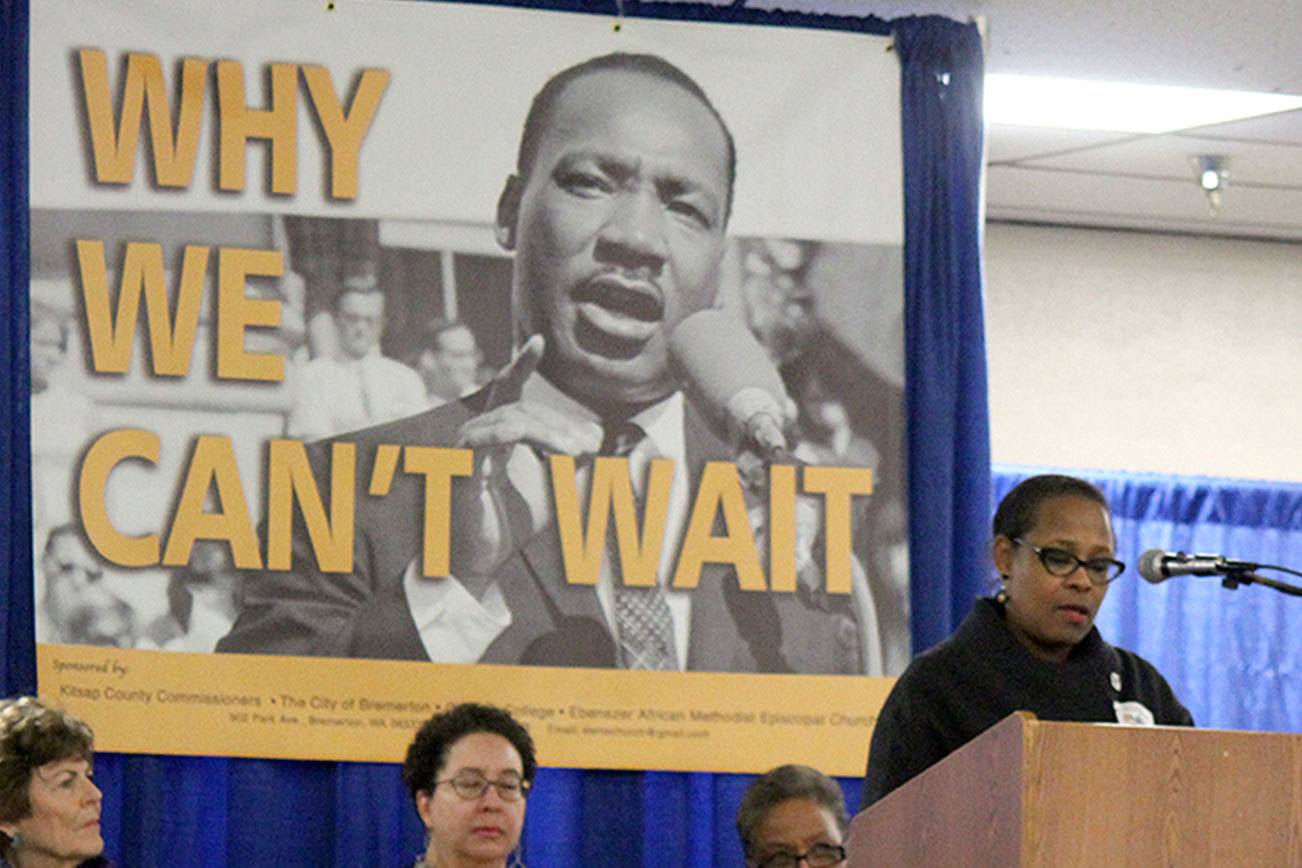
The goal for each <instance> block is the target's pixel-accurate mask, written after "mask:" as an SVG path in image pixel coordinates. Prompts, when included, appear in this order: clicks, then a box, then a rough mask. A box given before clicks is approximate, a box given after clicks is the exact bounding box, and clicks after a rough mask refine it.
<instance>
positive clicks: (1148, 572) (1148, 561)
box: [1139, 549, 1171, 585]
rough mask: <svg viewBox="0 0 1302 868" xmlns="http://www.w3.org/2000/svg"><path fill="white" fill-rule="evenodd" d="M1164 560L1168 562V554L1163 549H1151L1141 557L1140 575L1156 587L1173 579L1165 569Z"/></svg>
mask: <svg viewBox="0 0 1302 868" xmlns="http://www.w3.org/2000/svg"><path fill="white" fill-rule="evenodd" d="M1164 560H1166V552H1164V551H1162V550H1161V549H1149V550H1148V551H1146V552H1144V553H1143V554H1142V555H1140V556H1139V574H1140V575H1141V576H1143V577H1144V578H1145V579H1146V580H1147V581H1150V582H1152V583H1153V584H1155V585H1156V584H1157V583H1158V582H1165V581H1166V580H1167V579H1169V578H1171V577H1170V576H1169V575H1168V574H1167V572H1166V570H1165V569H1163V565H1162V562H1163V561H1164Z"/></svg>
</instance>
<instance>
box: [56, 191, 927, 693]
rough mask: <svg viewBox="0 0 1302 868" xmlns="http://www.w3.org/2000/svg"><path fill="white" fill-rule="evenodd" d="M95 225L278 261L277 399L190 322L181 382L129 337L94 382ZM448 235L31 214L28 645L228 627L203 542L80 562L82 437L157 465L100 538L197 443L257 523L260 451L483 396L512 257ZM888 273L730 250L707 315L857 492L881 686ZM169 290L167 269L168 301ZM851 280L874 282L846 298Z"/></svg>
mask: <svg viewBox="0 0 1302 868" xmlns="http://www.w3.org/2000/svg"><path fill="white" fill-rule="evenodd" d="M164 216H165V217H166V220H164V219H163V217H164ZM115 217H116V218H118V219H117V222H118V223H121V222H122V220H125V221H126V222H127V223H128V224H131V223H132V221H135V222H137V223H139V226H136V227H134V228H135V229H136V230H137V231H135V232H134V236H135V237H151V238H157V237H159V236H160V235H161V236H162V241H161V243H162V244H163V247H164V253H165V258H164V261H165V262H169V263H171V262H174V261H175V262H176V263H177V266H178V268H179V255H180V254H179V251H180V249H181V247H182V245H183V244H185V243H191V239H192V237H201V238H212V237H217V238H222V237H225V238H228V239H229V243H232V244H236V243H238V244H239V245H240V246H247V247H261V248H267V247H274V248H275V249H279V250H281V251H282V252H283V254H284V259H285V270H284V273H283V274H282V275H281V276H280V277H278V278H263V279H256V278H255V279H251V280H250V281H249V284H248V286H247V288H246V293H247V294H248V295H250V296H261V297H264V298H274V299H276V300H278V301H279V302H280V303H281V310H282V315H281V322H280V325H279V326H278V327H276V328H266V329H257V330H251V331H250V332H249V333H248V335H247V337H246V342H245V349H246V350H248V351H250V352H266V353H276V354H279V355H282V356H283V357H284V358H285V359H286V362H287V364H286V370H287V373H286V378H285V381H284V382H283V383H278V384H264V383H231V382H222V381H218V380H217V379H216V378H215V376H214V375H213V374H212V370H213V369H214V367H215V366H214V364H213V362H212V357H213V343H214V341H215V336H214V328H215V314H214V311H213V309H212V307H211V305H210V304H205V307H204V310H203V313H202V314H201V319H200V327H199V339H198V342H197V345H196V348H195V352H194V357H193V361H192V370H191V372H190V374H189V375H188V376H187V377H185V378H183V381H181V382H177V381H175V380H168V379H165V378H159V377H155V376H154V375H152V374H150V373H149V372H148V370H147V365H148V353H147V345H148V338H147V336H146V335H145V331H144V327H143V325H142V326H141V328H140V329H139V330H138V333H137V338H136V346H135V352H134V354H133V361H132V368H131V370H130V371H129V372H128V373H127V374H126V375H125V376H110V375H103V374H97V373H95V372H94V371H93V370H92V366H91V355H90V351H89V347H88V344H87V338H86V330H85V323H84V320H85V314H84V309H83V306H82V302H81V284H80V277H79V275H78V274H77V273H76V257H75V256H69V255H68V253H67V251H68V249H69V247H70V246H71V239H73V238H76V237H87V236H88V235H89V236H90V237H106V236H108V237H109V238H112V236H113V235H115V234H116V235H118V236H119V237H120V238H121V239H122V242H121V243H117V244H115V243H113V241H111V240H110V241H108V242H107V243H106V250H107V251H108V254H107V255H108V260H109V261H108V266H109V285H110V287H111V289H110V292H111V293H115V292H116V276H115V275H116V274H117V273H120V269H121V266H122V257H123V256H124V250H125V241H126V240H129V239H130V238H131V237H132V236H133V233H132V229H133V227H132V226H131V225H126V226H117V225H114V224H115V219H114V218H115ZM88 222H89V223H91V224H92V225H91V226H89V227H88V226H87V225H86V224H87V223H88ZM142 226H148V227H149V228H148V230H147V232H146V231H144V230H142V229H141V228H140V227H142ZM163 227H170V228H163ZM454 228H457V229H459V230H461V231H455V232H454V231H440V230H439V229H438V227H433V228H430V227H424V228H422V227H419V226H418V227H416V228H415V229H413V227H412V226H410V225H404V226H387V225H386V224H385V223H384V221H376V220H339V219H329V218H317V217H294V216H288V217H287V216H270V215H269V216H263V217H256V218H255V217H252V216H250V215H234V216H229V215H227V216H215V215H184V216H183V217H181V218H180V219H177V218H175V217H174V216H173V215H139V214H135V213H133V214H129V215H98V216H96V215H85V214H72V213H71V212H52V211H36V212H33V233H32V235H33V289H32V302H31V395H32V398H31V413H32V476H33V479H32V487H33V526H34V538H33V544H34V564H35V571H36V588H35V590H36V607H37V639H38V641H42V642H54V643H68V644H93V645H111V646H118V647H136V648H156V649H165V650H181V651H198V652H204V651H211V650H213V648H214V646H215V645H216V642H217V640H218V639H220V638H221V637H222V636H224V635H225V634H226V632H227V631H228V630H229V628H230V626H231V623H232V622H233V620H234V618H235V615H236V614H237V613H238V611H239V606H240V598H241V593H242V587H243V584H244V577H243V576H242V574H241V571H239V570H237V569H236V568H235V567H234V566H233V564H232V562H231V555H230V551H229V548H228V547H227V546H226V545H225V544H223V543H218V542H210V541H201V542H200V543H198V544H197V545H196V546H195V547H194V550H193V552H192V556H191V558H190V561H189V563H188V564H187V565H185V566H183V567H179V568H174V569H165V568H155V569H140V570H135V569H133V570H128V569H124V568H120V567H116V566H114V565H113V564H110V563H108V562H106V561H105V560H104V559H103V558H101V557H100V556H99V555H98V554H96V553H95V551H94V549H93V547H92V546H91V545H90V544H89V542H88V541H87V539H86V537H85V535H84V534H83V533H82V531H81V530H80V521H79V517H78V516H79V511H78V509H77V500H76V490H75V484H76V476H77V473H78V468H79V466H80V462H81V459H82V457H83V455H84V453H85V451H86V449H87V448H88V447H89V445H90V444H91V443H92V442H93V441H94V439H95V438H96V437H97V436H98V435H99V434H101V433H103V432H105V431H108V430H113V429H117V428H122V427H139V428H143V429H145V430H149V431H153V432H155V433H157V434H159V436H160V438H161V439H162V443H163V448H162V457H161V459H160V461H159V463H158V465H157V467H139V466H124V467H122V468H121V469H119V470H117V471H115V474H114V477H113V478H112V479H111V481H110V486H109V490H108V492H107V508H108V513H109V516H110V518H111V519H112V520H113V522H114V524H115V526H116V527H117V528H118V529H119V531H120V532H122V533H124V534H140V533H160V532H165V529H166V527H167V525H168V522H169V521H170V518H171V510H172V509H174V501H175V498H176V495H177V492H178V491H179V489H180V484H181V478H182V476H183V475H184V471H185V467H186V462H187V460H188V456H189V451H190V447H191V444H192V442H193V439H194V437H195V436H197V435H199V434H224V435H228V436H230V437H231V439H232V442H233V443H234V445H235V451H236V455H237V461H238V463H239V465H240V472H241V479H242V481H243V485H244V488H245V492H246V496H247V498H248V501H249V507H250V509H251V510H252V512H253V516H254V520H255V523H256V522H257V521H258V518H259V517H260V515H261V512H260V508H261V500H262V496H263V479H262V472H263V469H262V467H261V462H262V460H263V457H262V456H263V448H264V443H265V442H266V441H267V440H269V439H272V438H276V437H290V438H294V439H300V440H303V441H307V442H310V441H316V440H320V439H324V438H328V437H334V436H338V435H341V434H346V433H348V432H350V431H356V430H359V429H362V428H366V427H369V426H372V425H376V424H380V423H383V422H388V421H391V420H394V419H398V418H401V417H404V416H408V415H412V414H415V413H419V412H421V411H423V410H426V409H429V408H432V407H436V406H438V405H440V404H442V403H445V402H448V401H454V400H457V399H458V398H461V397H463V396H466V395H469V394H471V393H473V392H475V391H476V390H478V389H479V388H481V387H483V386H484V385H485V384H486V383H488V382H489V380H491V379H492V377H493V376H494V374H495V373H496V372H497V371H498V370H499V369H500V368H501V367H502V366H504V365H505V364H507V362H509V360H510V358H511V353H512V348H513V341H514V336H513V335H511V334H510V328H511V326H510V322H511V318H510V316H509V310H510V274H511V265H510V259H509V258H508V256H507V254H506V253H505V252H503V251H500V250H498V249H496V248H495V246H494V245H493V244H492V243H491V240H488V239H487V235H486V234H485V235H484V237H483V238H481V237H480V236H479V235H476V234H475V233H473V232H466V231H464V227H454ZM88 229H91V230H92V231H93V232H96V233H98V234H97V235H91V233H90V232H88V231H87V230H88ZM485 233H487V230H485ZM900 268H901V264H900V252H899V249H898V248H881V249H878V248H871V247H865V246H863V245H850V244H833V243H825V242H805V241H794V240H773V239H734V240H733V241H732V242H731V245H730V250H729V253H728V256H727V257H726V259H725V268H724V274H723V275H722V282H721V287H720V293H719V300H718V305H719V306H721V307H723V308H725V309H727V310H730V311H732V312H733V313H735V314H736V315H738V316H740V317H742V318H744V320H745V322H747V324H748V325H749V326H750V328H751V330H752V331H753V332H754V333H755V335H756V336H757V337H758V338H759V340H760V341H761V343H762V344H763V345H764V347H765V348H766V349H767V351H768V353H769V356H770V358H771V359H772V361H773V362H774V364H775V366H776V367H777V368H778V370H779V372H780V373H781V375H782V378H783V381H784V383H785V384H786V387H787V391H788V393H789V395H790V396H791V397H792V399H793V401H794V402H795V404H796V406H797V408H798V417H797V422H796V425H795V430H794V431H793V432H792V433H793V442H794V443H795V444H796V448H795V450H794V451H795V454H796V455H797V457H798V458H800V459H801V460H803V461H806V462H808V463H812V464H837V465H856V466H869V467H872V468H873V469H874V478H875V487H876V494H875V496H874V497H872V498H868V499H866V501H865V502H863V503H861V504H859V506H858V512H857V514H856V524H855V552H856V554H857V556H858V558H859V560H860V562H861V563H862V564H863V565H864V567H865V569H866V571H867V573H868V575H869V581H870V584H871V586H872V593H873V598H874V600H875V601H876V606H877V608H878V613H877V614H878V622H879V625H880V630H881V634H882V644H883V646H884V649H885V651H884V661H885V669H886V672H887V673H888V674H890V673H897V672H898V671H901V670H902V668H903V666H904V664H905V663H906V662H907V660H908V653H909V638H908V586H907V539H906V534H907V517H906V513H905V498H904V492H903V486H904V468H903V454H902V453H903V436H904V432H903V406H902V405H903V398H902V396H903V369H902V367H903V328H902V298H901V295H902V294H901V291H900V288H899V284H900V273H901V272H900ZM175 273H177V272H176V269H169V274H168V283H169V292H174V290H172V289H171V284H172V283H173V282H174V281H173V280H172V276H173V275H174V274H175ZM865 275H867V276H868V278H869V279H875V280H878V281H879V282H880V284H881V285H878V286H870V287H865V286H863V285H862V281H863V280H864V279H865ZM212 279H213V277H212V275H209V278H208V280H209V283H211V281H212ZM892 281H893V282H894V283H893V285H892V283H891V282H892ZM883 287H885V288H883ZM209 288H210V286H209V284H205V297H206V299H207V298H210V297H211V295H212V293H210V292H209V291H208V290H209ZM865 298H867V300H866V301H865ZM142 307H143V305H142ZM141 319H142V320H143V319H144V316H143V312H142V315H141ZM218 506H219V505H218V504H216V503H213V504H212V506H211V507H210V508H212V509H216V508H218Z"/></svg>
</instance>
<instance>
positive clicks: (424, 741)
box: [402, 702, 538, 800]
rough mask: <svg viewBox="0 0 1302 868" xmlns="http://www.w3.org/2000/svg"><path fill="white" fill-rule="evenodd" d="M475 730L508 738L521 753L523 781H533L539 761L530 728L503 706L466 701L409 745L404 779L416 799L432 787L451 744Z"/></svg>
mask: <svg viewBox="0 0 1302 868" xmlns="http://www.w3.org/2000/svg"><path fill="white" fill-rule="evenodd" d="M476 732H491V733H493V734H494V735H500V736H501V737H502V738H504V739H506V740H507V741H509V742H510V743H511V746H512V747H514V748H515V750H516V752H517V753H519V754H520V762H521V764H522V765H523V767H524V768H523V773H524V780H525V781H526V782H527V783H533V778H534V775H535V774H536V773H537V771H538V760H537V758H536V756H535V755H534V748H533V739H532V738H531V737H530V736H529V730H527V729H525V728H524V725H523V724H522V723H520V722H519V721H518V720H516V719H515V718H514V717H512V716H511V713H510V712H509V711H507V710H506V709H504V708H498V707H497V706H494V705H479V704H477V703H474V702H465V703H462V704H461V705H456V706H453V707H452V708H449V709H448V710H447V711H444V712H441V713H439V714H436V715H434V716H433V717H431V718H430V719H429V720H427V721H425V723H424V725H422V726H421V728H420V730H419V731H418V732H417V733H416V737H415V738H414V739H413V740H412V742H411V746H410V747H408V748H407V759H406V760H404V761H403V764H402V782H403V783H404V784H406V785H407V791H408V792H409V793H410V794H411V797H412V799H413V800H414V799H415V798H416V794H417V793H420V792H425V791H429V790H430V789H432V788H433V786H434V778H435V777H436V776H437V775H438V773H439V772H440V771H441V770H442V769H443V764H444V763H445V762H446V761H447V757H448V751H449V750H451V749H452V745H454V744H456V743H457V742H458V741H460V740H461V739H462V738H464V737H465V736H467V735H473V734H474V733H476Z"/></svg>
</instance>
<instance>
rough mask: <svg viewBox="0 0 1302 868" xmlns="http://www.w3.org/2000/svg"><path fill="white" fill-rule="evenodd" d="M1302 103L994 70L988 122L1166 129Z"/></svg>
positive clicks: (988, 84) (988, 88)
mask: <svg viewBox="0 0 1302 868" xmlns="http://www.w3.org/2000/svg"><path fill="white" fill-rule="evenodd" d="M1297 108H1302V96H1293V95H1289V94H1277V93H1251V92H1248V91H1237V90H1209V89H1205V88H1193V87H1166V86H1163V85H1153V84H1128V83H1125V82H1119V81H1084V80H1081V79H1066V78H1041V77H1039V76H1029V75H999V74H991V75H987V76H986V77H985V119H986V123H988V124H1009V125H1016V126H1027V127H1056V128H1058V129H1069V130H1113V131H1117V132H1131V133H1168V132H1171V131H1172V130H1184V129H1190V128H1192V127H1203V126H1207V125H1209V124H1218V123H1224V122H1225V121H1232V120H1239V119H1241V118H1250V117H1256V116H1258V115H1266V114H1273V113H1275V112H1282V111H1290V110H1292V109H1297Z"/></svg>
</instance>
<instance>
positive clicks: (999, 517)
mask: <svg viewBox="0 0 1302 868" xmlns="http://www.w3.org/2000/svg"><path fill="white" fill-rule="evenodd" d="M1055 497H1083V498H1085V499H1086V500H1092V501H1094V502H1095V503H1097V504H1098V505H1099V506H1101V507H1103V508H1104V509H1106V510H1109V511H1111V507H1109V506H1108V499H1107V497H1105V496H1104V495H1103V492H1102V491H1099V489H1098V488H1097V487H1095V486H1094V485H1093V484H1091V483H1089V482H1086V481H1085V480H1083V479H1077V478H1076V477H1075V476H1062V475H1060V474H1057V473H1046V474H1043V475H1041V476H1031V477H1028V478H1026V479H1023V480H1022V481H1021V482H1019V483H1017V485H1015V486H1013V490H1012V491H1010V492H1008V493H1007V494H1006V495H1004V499H1003V500H1001V501H1000V502H999V508H998V509H996V510H995V520H994V533H995V536H997V537H999V536H1003V537H1007V538H1008V539H1018V538H1019V537H1022V536H1024V535H1025V534H1026V532H1027V531H1029V530H1030V529H1031V526H1032V525H1034V524H1035V517H1036V514H1037V513H1038V512H1039V510H1040V505H1041V504H1043V503H1044V502H1045V501H1046V500H1052V499H1053V498H1055Z"/></svg>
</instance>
